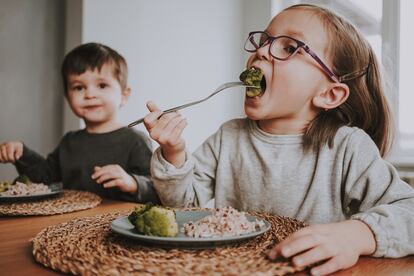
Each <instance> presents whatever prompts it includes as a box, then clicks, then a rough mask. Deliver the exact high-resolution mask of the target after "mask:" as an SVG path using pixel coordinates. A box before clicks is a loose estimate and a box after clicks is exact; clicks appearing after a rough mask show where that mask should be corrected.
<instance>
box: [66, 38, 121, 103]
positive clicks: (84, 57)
mask: <svg viewBox="0 0 414 276" xmlns="http://www.w3.org/2000/svg"><path fill="white" fill-rule="evenodd" d="M104 64H110V65H112V68H113V74H114V77H115V78H116V79H117V80H118V82H119V84H120V86H121V89H122V90H124V89H126V87H127V79H128V66H127V64H126V61H125V59H124V58H123V57H122V56H121V55H120V54H118V52H116V51H115V50H113V49H111V48H109V47H108V46H106V45H103V44H100V43H86V44H82V45H79V46H78V47H76V48H74V49H73V50H72V51H70V52H69V53H68V54H67V55H66V56H65V59H64V60H63V63H62V68H61V74H62V78H63V86H64V90H65V95H66V94H67V91H68V77H69V75H80V74H83V73H84V72H85V71H86V70H92V71H93V70H95V69H98V71H100V70H101V68H102V66H103V65H104Z"/></svg>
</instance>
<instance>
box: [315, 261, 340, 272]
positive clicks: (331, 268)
mask: <svg viewBox="0 0 414 276" xmlns="http://www.w3.org/2000/svg"><path fill="white" fill-rule="evenodd" d="M341 268H342V267H340V265H339V261H338V260H337V258H332V259H330V260H328V261H327V262H325V263H323V264H322V265H320V266H316V267H314V268H312V269H311V274H312V275H327V274H331V273H334V272H335V271H338V270H339V269H341Z"/></svg>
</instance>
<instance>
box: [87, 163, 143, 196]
mask: <svg viewBox="0 0 414 276" xmlns="http://www.w3.org/2000/svg"><path fill="white" fill-rule="evenodd" d="M92 179H94V180H95V181H96V182H97V183H98V184H103V186H104V188H112V187H118V188H119V189H120V190H121V191H123V192H126V193H131V194H134V193H136V191H137V189H138V185H137V182H136V181H135V179H134V178H133V177H132V176H131V175H129V174H127V173H126V172H125V171H124V169H122V167H121V166H119V165H106V166H103V167H98V166H96V167H95V168H94V173H93V174H92Z"/></svg>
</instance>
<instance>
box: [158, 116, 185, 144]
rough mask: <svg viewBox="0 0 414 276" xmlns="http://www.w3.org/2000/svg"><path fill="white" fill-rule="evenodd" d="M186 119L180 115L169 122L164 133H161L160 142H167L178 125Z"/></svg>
mask: <svg viewBox="0 0 414 276" xmlns="http://www.w3.org/2000/svg"><path fill="white" fill-rule="evenodd" d="M183 119H184V118H183V117H182V116H181V115H180V114H176V115H175V116H174V117H171V119H170V120H169V121H168V123H167V124H166V125H165V126H164V128H163V130H162V132H161V133H160V137H159V138H160V140H167V139H168V137H170V136H171V133H172V131H173V130H174V129H175V128H176V127H177V125H178V124H179V123H180V122H181V121H182V120H183Z"/></svg>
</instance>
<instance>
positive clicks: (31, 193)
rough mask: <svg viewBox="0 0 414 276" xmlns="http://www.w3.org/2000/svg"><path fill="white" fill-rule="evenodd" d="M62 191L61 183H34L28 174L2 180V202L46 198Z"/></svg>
mask: <svg viewBox="0 0 414 276" xmlns="http://www.w3.org/2000/svg"><path fill="white" fill-rule="evenodd" d="M62 191H63V190H62V184H61V183H55V184H51V185H45V184H43V183H33V182H31V181H30V179H29V178H28V177H27V176H25V175H21V176H18V177H17V178H16V179H15V180H14V181H12V182H9V181H2V182H0V202H19V201H32V200H38V199H44V198H48V197H53V196H56V195H58V194H60V193H61V192H62Z"/></svg>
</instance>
